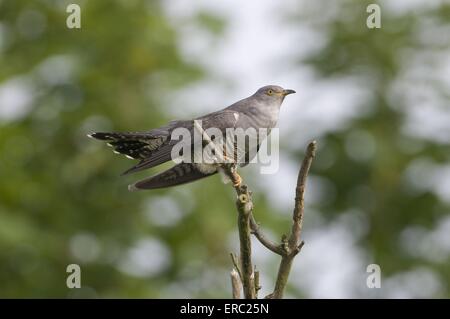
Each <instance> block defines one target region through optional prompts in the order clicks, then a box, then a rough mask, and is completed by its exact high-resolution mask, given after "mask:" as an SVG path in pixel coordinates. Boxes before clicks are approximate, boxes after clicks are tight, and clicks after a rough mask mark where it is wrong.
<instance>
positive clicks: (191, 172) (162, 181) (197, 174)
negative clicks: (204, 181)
mask: <svg viewBox="0 0 450 319" xmlns="http://www.w3.org/2000/svg"><path fill="white" fill-rule="evenodd" d="M215 173H217V171H211V172H210V173H204V172H201V171H200V170H198V168H197V166H196V164H192V163H180V164H177V165H175V166H173V167H172V168H169V169H168V170H166V171H164V172H162V173H159V174H157V175H155V176H152V177H149V178H146V179H143V180H141V181H139V182H136V183H134V184H132V185H130V186H128V189H129V190H130V191H136V190H140V189H155V188H165V187H170V186H175V185H181V184H186V183H190V182H193V181H196V180H198V179H201V178H204V177H207V176H210V175H213V174H215Z"/></svg>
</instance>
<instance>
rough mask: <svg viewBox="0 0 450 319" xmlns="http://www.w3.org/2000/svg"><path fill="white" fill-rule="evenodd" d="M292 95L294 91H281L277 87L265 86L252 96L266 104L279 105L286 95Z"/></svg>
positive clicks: (281, 89) (280, 88) (279, 87)
mask: <svg viewBox="0 0 450 319" xmlns="http://www.w3.org/2000/svg"><path fill="white" fill-rule="evenodd" d="M292 93H295V91H294V90H290V89H283V88H282V87H281V86H278V85H266V86H263V87H262V88H260V89H259V90H258V91H256V93H255V94H254V96H255V97H256V98H258V99H259V100H261V101H264V102H266V103H271V104H273V103H276V104H278V105H281V103H282V102H283V100H284V98H285V97H286V95H289V94H292Z"/></svg>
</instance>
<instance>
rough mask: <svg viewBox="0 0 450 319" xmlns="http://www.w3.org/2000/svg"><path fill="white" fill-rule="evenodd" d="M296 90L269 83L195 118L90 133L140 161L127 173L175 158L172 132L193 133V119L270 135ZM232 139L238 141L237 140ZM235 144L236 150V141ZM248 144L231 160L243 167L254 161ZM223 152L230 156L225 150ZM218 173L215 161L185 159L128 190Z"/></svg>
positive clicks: (205, 126)
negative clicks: (147, 127) (145, 127)
mask: <svg viewBox="0 0 450 319" xmlns="http://www.w3.org/2000/svg"><path fill="white" fill-rule="evenodd" d="M293 93H296V92H295V91H294V90H292V89H283V88H282V87H281V86H277V85H266V86H263V87H261V88H259V89H258V90H257V91H256V92H255V93H254V94H253V95H251V96H249V97H247V98H244V99H242V100H239V101H237V102H236V103H234V104H231V105H230V106H228V107H226V108H224V109H222V110H219V111H216V112H213V113H209V114H206V115H203V116H200V117H197V118H195V119H191V120H174V121H171V122H169V123H168V124H166V125H164V126H161V127H158V128H155V129H151V130H149V131H141V132H94V133H91V134H88V137H91V138H94V139H97V140H101V141H104V142H107V144H108V146H111V147H112V148H113V151H114V152H115V153H118V154H123V155H125V156H126V157H128V158H130V159H134V160H139V162H138V163H137V164H136V165H134V166H133V167H131V168H129V169H128V170H126V171H125V172H123V173H122V175H127V174H131V173H136V172H139V171H142V170H145V169H149V168H152V167H155V166H158V165H160V164H163V163H166V162H169V161H171V160H174V159H173V158H172V151H173V150H174V147H175V146H176V145H177V143H179V139H174V138H172V133H174V132H176V130H177V129H185V130H187V131H188V132H190V133H192V134H194V130H195V125H194V121H201V125H202V128H203V129H204V130H207V129H210V128H216V129H218V130H219V131H220V132H222V133H225V132H226V130H227V129H235V130H238V129H242V130H248V129H255V131H256V132H259V130H260V129H267V130H268V134H270V130H271V129H273V128H274V127H275V126H276V124H277V122H278V118H279V112H280V107H281V104H282V103H283V101H284V99H285V97H286V96H287V95H289V94H293ZM257 134H258V133H257ZM256 138H258V136H256ZM222 141H223V140H222ZM214 142H215V141H214ZM233 142H234V143H236V141H235V140H233ZM247 142H248V141H247ZM261 143H262V140H261V139H258V141H257V142H256V150H253V151H254V152H253V153H256V152H257V151H258V149H259V146H260V145H261ZM187 144H188V145H189V144H190V145H191V146H193V144H194V139H192V140H189V141H188V142H187ZM202 146H203V147H204V146H205V145H203V144H202ZM233 146H234V148H235V149H234V150H235V151H236V148H237V146H236V144H234V145H233ZM248 147H249V146H248V144H245V146H244V147H243V148H244V149H243V150H241V151H243V153H244V155H246V157H245V158H244V160H242V159H238V158H236V157H233V158H232V159H231V160H232V161H235V162H238V161H239V160H240V161H241V162H239V165H240V166H245V165H247V164H248V163H249V161H250V160H251V158H249V156H250V155H249V153H250V152H251V151H252V150H250V149H248ZM245 148H247V149H245ZM224 149H225V147H224ZM238 153H239V152H238ZM223 155H225V157H226V158H227V159H229V156H226V154H225V152H224V154H223ZM191 156H192V155H191ZM217 172H220V167H219V166H218V165H216V164H215V163H202V162H195V161H194V162H193V161H187V160H186V158H184V160H182V161H181V162H179V163H176V164H175V165H174V166H172V167H171V168H169V169H167V170H165V171H163V172H161V173H159V174H156V175H153V176H151V177H148V178H145V179H143V180H140V181H138V182H135V183H133V184H131V185H129V186H128V189H129V190H130V191H137V190H145V189H159V188H166V187H172V186H177V185H181V184H186V183H190V182H193V181H197V180H199V179H202V178H205V177H208V176H211V175H214V174H216V173H217Z"/></svg>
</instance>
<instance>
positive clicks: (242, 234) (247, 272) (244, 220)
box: [194, 121, 256, 299]
mask: <svg viewBox="0 0 450 319" xmlns="http://www.w3.org/2000/svg"><path fill="white" fill-rule="evenodd" d="M194 127H195V129H197V131H198V132H199V133H200V134H201V136H202V140H204V141H206V142H207V143H208V144H212V146H213V148H214V150H215V154H216V164H217V165H218V167H219V168H221V169H223V172H224V173H225V174H226V175H227V176H228V177H229V178H230V180H231V182H232V183H233V187H234V189H235V191H236V194H237V200H236V207H237V211H238V229H239V242H240V261H241V267H240V272H241V280H242V285H243V290H244V298H246V299H255V297H256V291H255V285H254V273H253V265H252V242H251V233H250V229H251V227H250V217H251V215H252V210H253V202H252V198H251V193H250V191H249V190H248V188H247V186H246V185H243V184H242V183H241V181H242V179H241V177H240V176H239V174H238V173H237V172H236V166H235V164H234V163H224V161H223V154H222V152H221V151H220V150H219V149H218V147H217V145H215V143H213V142H212V140H211V138H210V137H209V136H208V134H206V132H205V131H204V130H203V128H202V127H201V125H200V124H199V122H198V121H194Z"/></svg>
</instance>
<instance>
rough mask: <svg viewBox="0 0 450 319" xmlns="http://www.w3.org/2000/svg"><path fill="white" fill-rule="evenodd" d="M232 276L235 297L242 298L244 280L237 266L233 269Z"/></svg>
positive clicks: (232, 289) (232, 288)
mask: <svg viewBox="0 0 450 319" xmlns="http://www.w3.org/2000/svg"><path fill="white" fill-rule="evenodd" d="M230 277H231V291H232V293H233V299H241V290H242V282H241V279H240V277H239V274H238V272H237V271H236V269H235V268H233V269H232V270H231V273H230Z"/></svg>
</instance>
